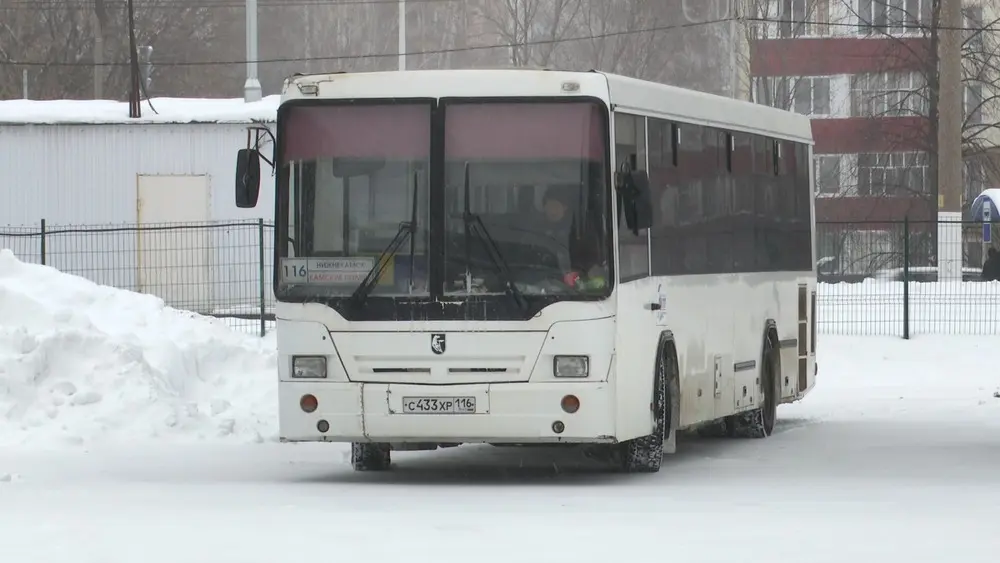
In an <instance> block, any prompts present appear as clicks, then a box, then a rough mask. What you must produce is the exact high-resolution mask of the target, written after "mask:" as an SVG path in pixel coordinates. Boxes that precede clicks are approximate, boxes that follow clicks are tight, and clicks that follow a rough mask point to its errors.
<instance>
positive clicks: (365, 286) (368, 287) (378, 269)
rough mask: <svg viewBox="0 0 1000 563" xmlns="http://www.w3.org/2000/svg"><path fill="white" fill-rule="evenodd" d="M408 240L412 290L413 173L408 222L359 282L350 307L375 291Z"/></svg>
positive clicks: (413, 235) (414, 189) (414, 213)
mask: <svg viewBox="0 0 1000 563" xmlns="http://www.w3.org/2000/svg"><path fill="white" fill-rule="evenodd" d="M407 238H409V239H410V290H411V293H412V290H413V262H414V259H413V256H414V254H415V253H416V241H417V173H416V172H414V173H413V205H412V209H411V211H410V221H408V222H407V221H404V222H402V223H400V224H399V230H398V231H396V236H394V237H393V238H392V240H391V241H390V242H389V246H387V247H386V248H385V250H383V251H382V253H381V254H379V255H378V258H376V260H375V264H374V265H373V266H372V268H371V270H368V275H366V276H365V279H364V280H362V281H361V283H360V284H359V285H358V287H357V289H355V290H354V293H352V294H351V297H350V302H351V304H352V305H354V306H357V305H360V304H361V303H362V302H364V300H365V299H366V298H368V295H369V294H370V293H371V292H372V290H373V289H375V285H376V284H377V283H378V280H379V278H381V277H382V273H383V272H385V269H386V267H388V265H389V260H390V259H391V258H392V257H393V256H395V255H396V253H397V252H398V251H399V247H401V246H403V243H404V242H406V239H407Z"/></svg>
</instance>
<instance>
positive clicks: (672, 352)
mask: <svg viewBox="0 0 1000 563" xmlns="http://www.w3.org/2000/svg"><path fill="white" fill-rule="evenodd" d="M668 356H669V357H671V358H672V360H671V361H672V364H673V369H672V370H671V372H670V373H668V374H667V378H668V379H667V381H666V390H667V396H668V399H669V402H668V403H667V408H669V413H670V416H669V423H670V426H669V427H668V431H667V435H666V439H665V440H664V441H663V453H665V454H667V453H675V452H676V451H677V429H678V428H679V427H680V422H681V381H680V379H681V365H680V355H679V354H678V353H677V343H676V341H675V340H674V333H673V332H671V331H669V330H664V331H662V332H660V338H659V342H658V343H657V345H656V363H655V364H654V366H655V368H654V369H655V370H656V371H654V373H653V391H654V393H655V389H656V386H657V381H656V378H657V372H658V371H659V369H660V362H662V361H663V360H664V359H665V358H667V357H668ZM652 401H653V397H652V396H651V397H650V402H651V403H652Z"/></svg>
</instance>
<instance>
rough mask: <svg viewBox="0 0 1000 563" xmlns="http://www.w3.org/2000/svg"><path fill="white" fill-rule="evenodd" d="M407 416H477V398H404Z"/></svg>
mask: <svg viewBox="0 0 1000 563" xmlns="http://www.w3.org/2000/svg"><path fill="white" fill-rule="evenodd" d="M403 412H404V413H406V414H475V413H476V398H475V397H403Z"/></svg>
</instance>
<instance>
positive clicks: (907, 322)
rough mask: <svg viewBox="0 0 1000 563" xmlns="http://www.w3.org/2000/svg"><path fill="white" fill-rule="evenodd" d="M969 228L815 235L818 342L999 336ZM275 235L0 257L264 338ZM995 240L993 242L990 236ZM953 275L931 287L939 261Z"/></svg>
mask: <svg viewBox="0 0 1000 563" xmlns="http://www.w3.org/2000/svg"><path fill="white" fill-rule="evenodd" d="M982 227H983V225H982V223H977V222H966V223H953V224H939V223H937V222H917V221H900V222H878V223H875V222H855V223H819V224H818V225H817V240H816V247H817V252H818V256H817V258H818V268H819V280H820V284H819V288H818V290H817V294H818V295H817V306H818V311H817V325H818V326H817V328H818V329H819V331H820V332H823V333H827V334H853V335H892V336H899V337H903V338H909V337H910V336H911V335H914V334H928V333H935V334H997V333H1000V283H990V282H983V281H981V272H982V264H983V256H984V244H983V228H982ZM273 230H274V229H273V225H271V224H269V223H267V222H265V221H263V220H259V219H258V220H247V221H229V222H209V223H183V224H156V225H149V224H147V225H141V226H140V225H73V226H55V225H50V224H47V223H46V222H45V221H40V222H39V224H38V226H36V227H6V228H5V227H0V248H10V249H11V250H13V251H14V253H15V254H16V255H17V256H18V257H19V258H20V259H21V260H23V261H25V262H35V263H39V264H46V265H49V266H52V267H54V268H56V269H58V270H61V271H63V272H66V273H70V274H75V275H79V276H81V277H84V278H87V279H89V280H91V281H93V282H96V283H99V284H104V285H109V286H113V287H118V288H121V289H127V290H131V291H136V292H142V293H149V294H153V295H156V296H158V297H160V298H161V299H163V300H164V302H165V303H166V304H167V305H169V306H171V307H175V308H177V309H186V310H190V311H194V312H197V313H201V314H204V315H211V316H214V317H219V318H223V319H226V320H227V322H228V323H229V324H230V325H232V326H234V327H237V328H239V329H241V330H246V331H251V332H254V333H259V334H262V335H263V334H264V333H265V332H266V331H267V329H268V328H269V327H270V326H271V325H272V323H273V318H274V317H273V303H274V295H273V292H272V288H271V280H272V271H273V240H272V239H273ZM996 235H1000V232H998V233H996ZM939 255H940V256H943V257H945V258H947V257H949V256H952V257H955V258H956V259H957V262H960V263H961V265H962V268H961V271H962V274H961V279H958V278H957V277H954V276H945V278H942V279H939V275H938V267H937V264H938V257H939Z"/></svg>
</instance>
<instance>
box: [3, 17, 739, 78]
mask: <svg viewBox="0 0 1000 563" xmlns="http://www.w3.org/2000/svg"><path fill="white" fill-rule="evenodd" d="M393 1H396V0H393ZM408 1H409V0H408ZM729 21H732V18H721V19H715V20H706V21H703V22H693V23H682V24H675V25H661V26H654V27H648V28H643V29H632V30H626V31H613V32H608V33H598V34H593V35H583V36H575V37H561V38H558V39H539V40H533V41H523V42H520V43H518V44H517V46H534V45H554V44H560V43H570V42H574V41H592V40H595V39H609V38H612V37H623V36H629V35H639V34H642V33H656V32H660V31H673V30H679V29H688V28H694V27H701V26H706V25H714V24H718V23H726V22H729ZM511 46H512V44H511V43H498V44H490V45H474V46H471V47H455V48H450V49H430V50H424V51H408V52H407V53H405V54H406V56H417V55H440V54H445V53H463V52H468V51H485V50H489V49H507V48H510V47H511ZM398 56H399V53H368V54H364V55H334V56H326V57H279V58H271V59H258V60H257V61H247V60H238V59H233V60H227V61H174V62H169V61H156V63H155V64H156V66H158V67H184V66H212V65H237V64H246V63H248V62H256V63H258V64H263V63H296V62H311V61H346V60H366V59H381V58H387V57H398ZM127 64H128V63H127V62H109V63H102V64H100V65H97V64H95V63H87V62H79V61H76V62H38V61H0V65H6V66H34V67H39V66H40V67H54V66H58V67H88V68H92V67H94V66H112V67H117V66H123V65H127Z"/></svg>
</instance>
